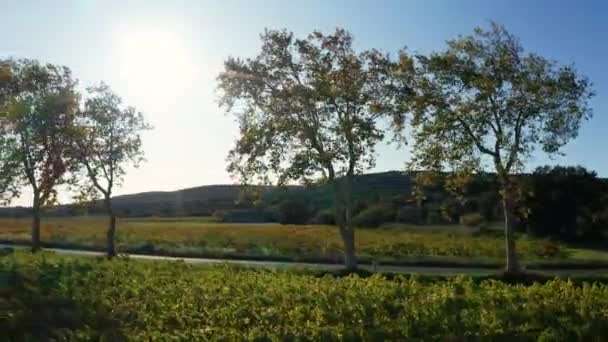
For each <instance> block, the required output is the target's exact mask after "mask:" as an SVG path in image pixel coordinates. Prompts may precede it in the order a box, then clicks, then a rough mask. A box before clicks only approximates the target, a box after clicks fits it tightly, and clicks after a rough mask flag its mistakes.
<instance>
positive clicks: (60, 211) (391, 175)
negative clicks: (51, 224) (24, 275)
mask: <svg viewBox="0 0 608 342" xmlns="http://www.w3.org/2000/svg"><path fill="white" fill-rule="evenodd" d="M411 186H412V178H411V177H410V176H409V175H407V174H405V173H403V172H398V171H389V172H382V173H371V174H364V175H360V176H357V178H356V180H355V190H354V192H355V196H356V197H366V198H373V197H380V196H390V195H394V194H399V193H401V194H404V193H409V192H410V191H411ZM258 190H260V189H258ZM294 192H305V193H306V194H307V197H309V198H311V199H312V200H313V201H314V203H316V205H315V206H317V207H320V208H327V207H331V206H332V205H333V201H334V195H333V189H332V187H331V186H329V185H325V184H320V185H313V186H309V187H303V186H288V187H284V188H279V187H275V186H268V187H263V188H261V193H262V197H263V203H264V205H272V204H274V203H276V201H278V200H280V199H281V198H283V197H284V196H285V195H286V194H290V195H293V193H294ZM241 197H242V188H241V186H239V185H205V186H199V187H193V188H187V189H181V190H176V191H150V192H142V193H136V194H128V195H121V196H116V197H114V198H113V204H114V208H115V210H116V213H117V214H118V215H119V216H206V215H211V214H213V213H214V212H215V211H218V210H220V211H221V210H236V209H250V208H251V207H252V204H251V203H250V202H248V201H242V198H241ZM83 213H86V214H89V215H96V214H103V213H104V209H103V207H102V203H101V202H96V203H94V204H93V205H89V206H87V207H81V206H76V205H71V204H66V205H59V206H56V207H53V208H50V209H48V210H47V212H46V215H47V216H74V215H79V214H83ZM28 215H29V208H26V207H7V208H0V217H23V216H28Z"/></svg>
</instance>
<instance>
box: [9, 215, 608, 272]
mask: <svg viewBox="0 0 608 342" xmlns="http://www.w3.org/2000/svg"><path fill="white" fill-rule="evenodd" d="M106 225H107V220H106V218H104V217H79V218H45V219H44V220H43V223H42V227H41V236H42V240H43V241H44V242H47V243H53V244H68V245H70V246H82V247H88V248H99V249H101V248H103V246H104V244H105V238H106V236H105V229H106ZM29 227H30V221H29V220H27V219H1V220H0V240H3V241H14V242H27V241H29V239H30V228H29ZM356 243H357V251H358V254H359V255H360V256H361V257H364V258H375V259H380V260H400V259H404V258H420V257H429V258H435V259H436V258H451V259H452V260H470V261H475V260H485V261H488V260H490V261H498V262H499V261H500V260H502V259H503V258H504V240H503V239H502V236H501V233H500V231H491V232H490V233H487V234H478V233H475V232H474V231H472V230H470V229H468V228H464V227H459V226H411V225H396V226H388V227H385V228H380V229H358V230H357V233H356ZM546 244H547V242H546V241H543V240H538V239H528V238H526V237H525V236H520V237H519V239H518V245H517V248H518V253H519V254H520V255H521V257H522V258H524V259H526V260H539V259H547V258H550V259H571V258H574V259H581V258H590V259H598V260H608V254H607V253H603V252H591V251H581V250H575V249H567V248H559V245H558V252H557V253H554V254H550V255H547V254H546V253H545V250H546V246H545V245H546ZM117 245H118V248H119V250H120V251H123V252H141V253H161V254H175V255H189V256H231V255H232V256H241V257H247V256H251V257H273V258H280V257H285V258H290V259H296V260H298V259H300V260H302V259H315V260H317V259H318V260H327V261H340V260H341V258H342V242H341V239H340V235H339V233H338V230H337V228H336V227H333V226H322V225H307V226H293V225H279V224H272V223H269V224H240V223H239V224H231V223H219V222H214V220H213V218H210V217H187V218H128V219H120V220H119V222H118V233H117Z"/></svg>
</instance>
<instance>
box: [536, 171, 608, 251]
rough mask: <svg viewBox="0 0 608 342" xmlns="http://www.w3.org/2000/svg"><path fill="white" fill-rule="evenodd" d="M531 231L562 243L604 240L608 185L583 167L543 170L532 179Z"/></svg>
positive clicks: (607, 223) (606, 225)
mask: <svg viewBox="0 0 608 342" xmlns="http://www.w3.org/2000/svg"><path fill="white" fill-rule="evenodd" d="M529 183H531V186H530V195H529V196H528V197H527V198H526V200H525V206H526V207H527V208H529V215H528V217H527V226H528V230H529V231H530V232H531V233H533V234H535V235H537V236H547V237H554V238H559V239H562V240H570V241H576V240H597V239H602V238H603V231H605V230H606V228H607V227H608V221H606V217H604V216H603V214H602V213H603V212H604V211H605V208H607V207H608V184H607V183H606V181H605V180H603V179H598V178H597V175H596V174H595V172H591V171H588V170H586V169H585V168H583V167H580V166H578V167H563V166H555V167H549V166H545V167H539V168H537V169H536V170H535V171H534V173H533V175H532V177H531V178H530V182H529Z"/></svg>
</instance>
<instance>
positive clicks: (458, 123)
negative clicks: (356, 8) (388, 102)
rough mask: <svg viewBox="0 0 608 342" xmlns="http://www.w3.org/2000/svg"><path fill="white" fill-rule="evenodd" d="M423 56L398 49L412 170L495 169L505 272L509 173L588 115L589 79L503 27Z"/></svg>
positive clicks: (567, 136) (554, 147)
mask: <svg viewBox="0 0 608 342" xmlns="http://www.w3.org/2000/svg"><path fill="white" fill-rule="evenodd" d="M447 45H448V46H447V49H446V50H444V51H441V52H435V53H431V54H429V55H428V56H426V55H416V56H410V55H408V54H407V52H405V51H404V52H402V54H401V57H400V63H399V66H400V71H399V72H398V73H397V75H398V76H399V77H400V79H401V80H402V82H404V83H406V84H409V85H411V88H412V89H414V95H413V96H412V97H410V98H409V100H410V101H408V103H409V108H410V113H411V115H412V117H411V126H412V129H413V133H412V136H413V137H412V138H413V144H412V152H413V153H412V154H413V156H412V160H411V164H410V165H411V167H413V168H416V169H423V170H434V171H442V170H445V169H448V170H450V171H452V172H453V174H454V175H455V176H457V177H460V179H461V180H466V179H467V177H462V175H466V174H470V173H473V172H480V171H484V170H487V169H488V168H492V169H494V170H495V171H496V173H497V176H498V180H499V183H500V184H501V194H502V197H503V207H504V212H505V233H506V240H507V263H508V265H507V270H514V269H515V268H516V267H517V265H516V260H515V259H516V255H515V246H514V244H515V242H514V239H513V234H512V229H511V227H510V225H511V222H510V221H511V220H509V216H510V215H511V214H512V211H513V201H512V199H513V182H512V180H511V178H510V175H512V174H513V173H514V172H515V171H517V170H519V171H522V170H523V166H524V164H525V161H526V159H527V157H529V156H530V155H531V154H532V153H533V152H534V151H535V150H537V149H538V148H540V149H541V150H542V151H544V152H546V153H549V154H554V153H558V152H559V150H560V148H561V147H562V146H564V145H565V144H566V143H567V142H568V141H570V140H571V139H573V138H575V137H576V136H577V134H578V130H579V127H580V125H581V123H582V122H583V121H584V120H586V119H588V118H590V117H591V109H590V107H589V106H588V100H589V99H590V98H591V97H592V96H593V91H592V90H591V83H590V82H589V80H588V79H587V78H586V77H584V76H581V75H580V74H579V73H578V72H577V71H576V70H575V68H574V67H573V66H571V65H559V64H558V63H557V62H554V61H551V60H549V59H547V58H544V57H542V56H540V55H538V54H534V53H526V52H524V49H523V47H522V45H521V43H520V42H519V40H518V39H517V38H516V37H515V36H514V35H512V34H511V33H509V32H508V31H507V30H506V29H505V28H504V27H503V26H500V25H498V24H495V23H492V24H491V26H490V28H489V29H488V30H484V29H481V28H478V29H475V31H474V32H473V34H472V35H470V36H466V37H459V38H457V39H454V40H450V41H448V42H447Z"/></svg>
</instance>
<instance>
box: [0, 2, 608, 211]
mask: <svg viewBox="0 0 608 342" xmlns="http://www.w3.org/2000/svg"><path fill="white" fill-rule="evenodd" d="M0 9H1V13H2V20H1V21H0V33H1V35H0V57H6V56H16V57H28V58H36V59H40V60H42V61H48V62H52V63H58V64H64V65H67V66H69V67H71V68H72V69H73V71H74V73H75V75H76V76H77V77H78V78H79V79H80V81H81V85H83V86H86V85H90V84H92V83H94V82H98V81H101V80H103V81H105V82H107V83H109V84H110V85H111V86H112V87H113V88H114V89H115V90H116V91H117V92H118V93H119V94H120V95H121V96H123V98H124V99H125V101H126V102H127V103H129V104H131V105H133V106H136V107H137V108H139V109H140V110H142V111H143V112H144V113H145V114H146V116H147V118H148V119H149V121H150V122H151V123H152V124H153V125H154V126H155V129H154V131H151V132H149V133H146V135H145V139H144V144H145V145H144V148H145V150H146V155H147V159H148V162H147V163H146V164H145V165H144V166H143V167H142V168H140V169H138V170H133V171H131V172H130V173H129V175H128V176H127V178H126V180H125V184H124V186H123V187H122V188H121V189H120V190H119V193H131V192H139V191H149V190H174V189H178V188H184V187H190V186H197V185H202V184H214V183H230V182H231V179H230V177H229V175H228V174H227V173H226V172H225V157H226V154H227V152H228V150H229V149H230V147H231V146H232V144H233V141H234V139H235V138H236V132H237V131H236V124H235V123H234V122H233V119H232V118H231V117H227V116H225V115H223V113H222V111H221V110H219V109H218V108H217V103H216V99H217V97H216V93H215V86H216V85H215V77H216V76H217V74H218V73H219V72H220V71H221V69H222V62H223V60H224V59H225V58H226V57H227V56H229V55H233V56H245V57H246V56H252V55H254V54H255V53H257V51H258V48H259V45H260V44H259V39H258V35H259V33H260V32H262V31H263V29H264V28H265V27H269V28H288V29H290V30H292V31H294V32H295V33H296V34H297V35H300V36H303V35H306V34H308V33H309V32H310V31H312V30H314V29H319V30H323V31H328V30H333V29H334V28H335V27H337V26H340V27H344V28H346V29H348V30H349V31H351V32H352V33H353V34H354V36H355V39H356V45H357V47H359V48H371V47H375V48H380V49H383V50H385V51H388V52H395V51H397V50H398V49H399V48H401V47H403V46H407V47H408V48H409V49H411V50H414V51H419V52H429V51H433V50H438V49H442V48H443V47H444V42H445V41H446V40H447V39H450V38H453V37H455V36H457V35H459V34H468V33H470V32H471V31H472V29H473V28H474V27H475V26H479V25H486V24H487V23H488V21H489V20H495V21H498V22H499V23H502V24H504V25H505V26H506V27H507V28H508V29H509V30H511V31H512V32H513V33H515V34H516V35H518V36H519V37H520V38H521V40H522V43H523V45H524V47H525V48H526V49H527V50H529V51H534V52H538V53H540V54H542V55H544V56H546V57H549V58H553V59H556V60H558V61H560V62H562V63H575V65H576V67H577V68H578V69H579V70H580V71H581V72H582V73H584V74H586V75H588V76H589V77H590V78H591V80H592V81H593V83H594V84H595V90H596V91H597V96H596V97H595V98H594V99H593V101H592V106H593V108H594V111H595V116H594V118H593V119H592V120H591V121H590V122H588V123H587V124H586V125H584V127H583V128H582V130H581V132H580V137H579V138H578V139H577V140H576V141H574V142H572V143H570V144H569V145H568V146H567V147H566V148H565V149H564V152H565V153H566V155H565V156H564V157H559V158H556V159H554V160H548V159H547V158H545V157H544V156H541V155H539V156H535V158H534V159H533V160H531V161H530V165H531V166H536V165H539V164H545V163H560V164H582V165H584V166H586V167H588V168H590V169H593V170H596V171H598V173H599V174H600V175H601V176H608V153H607V152H606V148H607V147H608V117H606V116H605V115H604V111H605V110H607V109H608V102H607V100H606V98H607V96H608V68H607V67H606V60H607V56H608V44H606V36H607V35H608V20H606V18H607V16H608V2H606V1H599V0H598V1H578V2H577V1H555V0H544V1H523V0H521V1H506V0H504V1H487V0H486V1H483V0H479V1H465V0H459V1H450V0H445V1H430V0H425V1H353V0H350V1H337V0H332V1H327V0H326V1H285V0H282V1H269V0H266V1H262V0H260V1H232V0H221V1H203V0H194V1H179V0H175V1H164V0H163V1H152V0H146V1H119V0H116V1H110V0H103V1H102V0H74V1H65V0H64V1H60V0H57V1H51V0H46V1H27V0H24V1H4V0H3V1H0ZM378 154H379V156H378V163H377V167H376V169H375V170H376V171H381V170H390V169H402V168H403V167H404V163H405V161H406V160H407V159H408V153H407V149H405V150H403V149H402V150H397V149H396V148H395V147H393V146H384V145H383V146H380V147H379V149H378ZM64 198H65V197H64ZM27 203H29V198H28V195H27V193H26V194H25V195H24V196H23V197H22V198H21V199H20V200H19V201H18V202H17V203H16V204H27Z"/></svg>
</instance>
